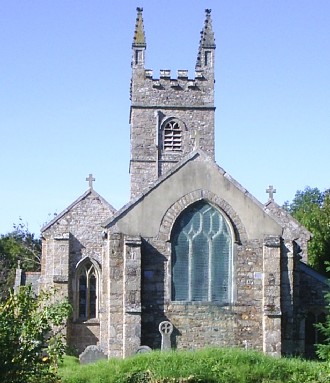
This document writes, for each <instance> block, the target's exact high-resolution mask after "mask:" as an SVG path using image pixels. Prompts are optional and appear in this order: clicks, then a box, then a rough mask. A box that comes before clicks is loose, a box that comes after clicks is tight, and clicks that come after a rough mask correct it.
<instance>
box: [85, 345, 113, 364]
mask: <svg viewBox="0 0 330 383" xmlns="http://www.w3.org/2000/svg"><path fill="white" fill-rule="evenodd" d="M106 358H107V357H106V355H104V353H103V351H102V350H101V349H100V348H99V347H98V346H95V345H90V346H87V347H86V348H85V350H84V351H83V352H82V353H81V354H80V355H79V362H80V364H89V363H95V362H98V361H99V360H102V359H106Z"/></svg>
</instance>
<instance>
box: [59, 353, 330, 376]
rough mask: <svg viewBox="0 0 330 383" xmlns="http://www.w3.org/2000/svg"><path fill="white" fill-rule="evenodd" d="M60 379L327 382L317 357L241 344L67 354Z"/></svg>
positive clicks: (328, 374) (325, 373) (323, 368)
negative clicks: (116, 355) (98, 357)
mask: <svg viewBox="0 0 330 383" xmlns="http://www.w3.org/2000/svg"><path fill="white" fill-rule="evenodd" d="M60 375H61V377H62V382H63V383H114V382H116V383H186V382H187V383H188V382H190V383H215V382H220V383H329V382H330V371H329V369H327V365H326V364H325V363H321V362H310V361H304V360H301V359H294V358H292V359H289V358H279V359H275V358H272V357H269V356H266V355H263V354H261V353H258V352H253V351H242V350H239V349H205V350H200V351H194V352H192V351H191V352H189V351H186V352H179V351H173V352H166V353H161V352H158V351H157V352H156V351H155V352H151V353H148V354H140V355H137V356H134V357H131V358H127V359H124V360H119V359H112V360H110V361H101V362H98V363H95V364H89V365H83V366H81V365H79V362H78V360H77V359H76V358H74V357H66V358H65V361H64V363H63V365H62V366H61V367H60Z"/></svg>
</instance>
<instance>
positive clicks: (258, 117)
mask: <svg viewBox="0 0 330 383" xmlns="http://www.w3.org/2000/svg"><path fill="white" fill-rule="evenodd" d="M137 6H142V7H143V8H144V12H143V18H144V25H145V32H146V38H147V51H146V67H147V68H148V69H153V70H154V76H155V77H156V74H157V73H158V71H159V70H160V69H171V70H172V71H173V73H174V74H175V73H176V71H177V69H189V73H190V76H193V74H194V71H193V70H194V65H195V62H196V55H197V48H198V42H199V32H200V30H201V28H202V26H203V22H204V9H205V8H211V9H212V19H213V27H214V32H215V36H216V44H217V49H216V108H217V110H216V160H217V162H218V164H219V165H220V166H221V167H223V168H224V169H225V170H226V171H227V172H228V173H229V174H231V176H232V177H234V178H235V179H236V180H237V181H238V182H240V183H241V184H242V185H243V186H244V187H245V188H246V189H247V190H248V191H250V192H251V193H252V194H253V195H255V197H256V198H258V199H259V200H260V201H261V202H266V200H267V195H266V193H265V189H266V188H267V186H268V185H269V184H273V185H274V186H275V187H276V189H277V193H276V194H275V200H276V201H277V202H278V203H280V204H282V203H283V202H284V201H285V200H292V198H293V197H294V194H295V192H296V191H297V190H301V189H304V188H305V186H307V185H310V186H313V187H318V188H319V189H321V190H324V189H325V188H329V187H330V185H329V165H330V154H329V153H330V152H329V142H330V1H328V0H315V1H311V0H308V1H307V0H272V1H271V0H263V1H262V0H236V1H235V0H233V1H229V0H227V1H220V0H217V1H215V0H209V1H204V0H198V1H197V0H157V1H155V0H154V1H151V0H141V1H139V2H137V1H128V0H122V1H117V0H112V1H110V0H108V1H101V0H93V1H92V0H85V1H84V0H80V1H76V0H67V1H64V0H57V1H51V0H33V1H32V0H24V1H23V0H20V1H17V0H1V1H0V44H1V45H0V46H1V56H0V132H1V136H0V137H1V150H0V164H1V176H0V179H1V181H0V182H1V187H0V233H2V234H4V233H6V232H8V231H11V230H12V224H13V223H15V222H18V220H19V217H22V219H23V221H24V222H27V223H28V226H29V229H30V231H32V232H35V233H38V231H39V230H40V227H41V226H42V225H43V224H44V223H45V222H46V221H48V220H49V219H50V218H51V217H52V215H53V213H55V212H56V213H60V212H61V211H62V210H63V209H65V208H66V207H67V206H68V205H69V204H71V203H72V202H73V201H74V200H75V199H76V198H78V197H79V196H80V195H82V194H83V193H84V192H85V191H86V190H87V189H88V183H87V182H86V181H85V178H86V177H87V176H88V174H89V173H93V175H94V176H95V178H96V182H95V184H94V187H95V190H96V191H97V192H98V193H100V194H101V195H102V196H103V197H104V198H106V199H107V200H108V201H109V202H110V203H111V204H112V205H113V206H114V207H116V208H120V207H121V206H122V205H123V204H125V203H126V202H127V201H128V199H129V174H128V165H129V145H130V144H129V123H128V117H129V106H130V101H129V85H130V77H131V68H130V61H131V44H132V39H133V31H134V25H135V18H136V7H137Z"/></svg>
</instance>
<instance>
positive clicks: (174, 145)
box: [163, 120, 182, 151]
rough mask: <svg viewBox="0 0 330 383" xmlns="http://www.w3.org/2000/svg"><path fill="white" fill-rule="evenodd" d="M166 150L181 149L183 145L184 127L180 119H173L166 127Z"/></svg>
mask: <svg viewBox="0 0 330 383" xmlns="http://www.w3.org/2000/svg"><path fill="white" fill-rule="evenodd" d="M163 138H164V150H168V151H179V150H181V146H182V129H181V126H180V124H179V122H178V121H176V120H171V121H169V122H168V123H167V124H166V125H165V127H164V136H163Z"/></svg>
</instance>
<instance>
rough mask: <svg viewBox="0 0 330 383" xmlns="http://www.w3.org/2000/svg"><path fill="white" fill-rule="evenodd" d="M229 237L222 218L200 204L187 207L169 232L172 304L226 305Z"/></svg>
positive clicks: (227, 300)
mask: <svg viewBox="0 0 330 383" xmlns="http://www.w3.org/2000/svg"><path fill="white" fill-rule="evenodd" d="M231 261H232V235H231V230H230V228H229V225H228V223H227V221H226V219H225V218H224V216H223V215H222V214H221V213H220V212H219V210H217V209H216V208H214V207H213V206H211V205H210V204H208V203H206V202H204V201H200V202H197V203H195V204H193V205H191V206H190V207H188V208H187V209H186V210H185V211H184V212H183V213H182V214H181V215H180V216H179V218H178V219H177V221H176V223H175V225H174V227H173V231H172V300H174V301H208V302H219V303H228V302H229V301H230V296H231Z"/></svg>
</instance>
